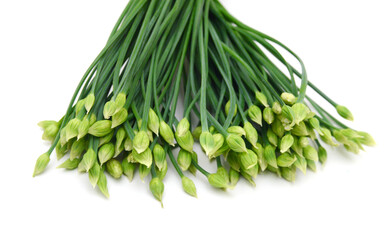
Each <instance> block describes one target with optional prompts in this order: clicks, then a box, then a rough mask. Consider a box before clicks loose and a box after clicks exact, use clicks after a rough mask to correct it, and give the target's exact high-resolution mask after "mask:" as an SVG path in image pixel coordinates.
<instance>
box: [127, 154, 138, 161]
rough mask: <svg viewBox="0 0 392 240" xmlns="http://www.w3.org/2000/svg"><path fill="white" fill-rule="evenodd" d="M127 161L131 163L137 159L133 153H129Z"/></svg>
mask: <svg viewBox="0 0 392 240" xmlns="http://www.w3.org/2000/svg"><path fill="white" fill-rule="evenodd" d="M127 161H128V162H129V163H137V162H136V160H135V159H134V158H133V154H132V153H130V154H128V156H127Z"/></svg>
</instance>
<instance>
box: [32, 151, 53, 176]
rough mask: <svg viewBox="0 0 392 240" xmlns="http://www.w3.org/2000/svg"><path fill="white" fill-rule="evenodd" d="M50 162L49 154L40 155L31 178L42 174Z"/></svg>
mask: <svg viewBox="0 0 392 240" xmlns="http://www.w3.org/2000/svg"><path fill="white" fill-rule="evenodd" d="M49 162H50V155H49V153H44V154H42V155H41V156H40V157H39V158H38V159H37V162H36V163H35V168H34V173H33V177H35V176H37V175H39V174H41V173H43V171H45V168H46V166H48V164H49Z"/></svg>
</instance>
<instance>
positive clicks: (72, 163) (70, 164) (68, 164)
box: [57, 158, 80, 170]
mask: <svg viewBox="0 0 392 240" xmlns="http://www.w3.org/2000/svg"><path fill="white" fill-rule="evenodd" d="M79 163H80V159H78V158H75V159H74V160H71V159H68V160H66V161H65V162H63V163H62V164H61V165H59V166H58V167H57V168H64V169H67V170H74V169H76V168H77V167H78V165H79Z"/></svg>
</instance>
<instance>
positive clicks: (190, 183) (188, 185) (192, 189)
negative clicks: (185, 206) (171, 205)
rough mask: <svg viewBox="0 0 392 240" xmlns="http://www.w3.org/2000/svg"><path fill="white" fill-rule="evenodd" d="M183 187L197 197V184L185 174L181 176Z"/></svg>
mask: <svg viewBox="0 0 392 240" xmlns="http://www.w3.org/2000/svg"><path fill="white" fill-rule="evenodd" d="M181 182H182V188H183V189H184V191H185V192H186V193H188V194H189V195H191V196H192V197H195V198H197V192H196V186H195V184H194V183H193V181H192V180H191V179H189V178H187V177H185V176H182V177H181Z"/></svg>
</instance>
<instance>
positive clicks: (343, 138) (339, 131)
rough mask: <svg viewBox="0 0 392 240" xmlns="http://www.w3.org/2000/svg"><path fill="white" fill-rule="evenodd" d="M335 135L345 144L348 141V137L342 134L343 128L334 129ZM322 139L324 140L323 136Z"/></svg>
mask: <svg viewBox="0 0 392 240" xmlns="http://www.w3.org/2000/svg"><path fill="white" fill-rule="evenodd" d="M333 136H334V138H335V139H336V140H337V141H338V142H340V143H343V144H344V143H346V142H348V138H347V137H346V136H345V135H344V134H342V132H341V130H333ZM321 140H323V141H324V139H323V138H321ZM324 142H325V141H324Z"/></svg>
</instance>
